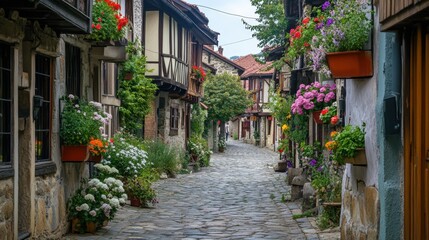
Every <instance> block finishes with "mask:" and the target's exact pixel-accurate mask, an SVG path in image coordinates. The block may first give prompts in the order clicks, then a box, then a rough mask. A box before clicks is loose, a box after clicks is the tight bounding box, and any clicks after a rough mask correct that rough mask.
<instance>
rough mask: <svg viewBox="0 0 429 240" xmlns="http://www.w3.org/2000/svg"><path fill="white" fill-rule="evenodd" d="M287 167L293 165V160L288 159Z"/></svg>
mask: <svg viewBox="0 0 429 240" xmlns="http://www.w3.org/2000/svg"><path fill="white" fill-rule="evenodd" d="M287 167H288V168H291V167H293V165H292V162H291V161H289V160H288V161H287Z"/></svg>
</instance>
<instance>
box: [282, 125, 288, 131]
mask: <svg viewBox="0 0 429 240" xmlns="http://www.w3.org/2000/svg"><path fill="white" fill-rule="evenodd" d="M288 129H289V127H288V125H286V124H283V126H282V130H283V132H284V131H287V130H288Z"/></svg>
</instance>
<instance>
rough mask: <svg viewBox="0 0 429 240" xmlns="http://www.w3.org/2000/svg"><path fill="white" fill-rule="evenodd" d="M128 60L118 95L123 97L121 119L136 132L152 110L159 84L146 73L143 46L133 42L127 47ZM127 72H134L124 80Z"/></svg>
mask: <svg viewBox="0 0 429 240" xmlns="http://www.w3.org/2000/svg"><path fill="white" fill-rule="evenodd" d="M127 53H128V60H127V61H125V63H124V65H123V69H122V71H121V74H120V76H121V78H120V79H121V82H120V85H119V91H118V97H119V98H120V99H121V107H120V108H119V112H120V116H121V117H120V121H121V126H122V127H123V128H125V129H126V130H127V131H130V132H136V131H137V130H139V129H141V128H142V123H143V119H144V117H145V116H146V115H147V114H148V113H149V111H150V104H151V102H152V101H153V99H154V97H155V92H156V90H157V86H156V85H155V84H154V83H152V80H151V79H150V78H147V77H146V76H145V74H146V71H147V69H146V56H144V55H143V54H142V48H141V47H140V46H139V45H138V44H136V43H131V44H130V45H128V47H127ZM125 74H132V78H131V79H130V80H124V77H125Z"/></svg>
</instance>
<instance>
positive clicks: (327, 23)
mask: <svg viewBox="0 0 429 240" xmlns="http://www.w3.org/2000/svg"><path fill="white" fill-rule="evenodd" d="M332 23H334V19H332V18H328V20H326V26H327V27H329V26H331V25H332Z"/></svg>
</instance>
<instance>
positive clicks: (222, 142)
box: [217, 138, 226, 149]
mask: <svg viewBox="0 0 429 240" xmlns="http://www.w3.org/2000/svg"><path fill="white" fill-rule="evenodd" d="M217 146H218V148H219V149H226V142H225V139H223V138H222V139H220V140H219V142H218V144H217Z"/></svg>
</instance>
